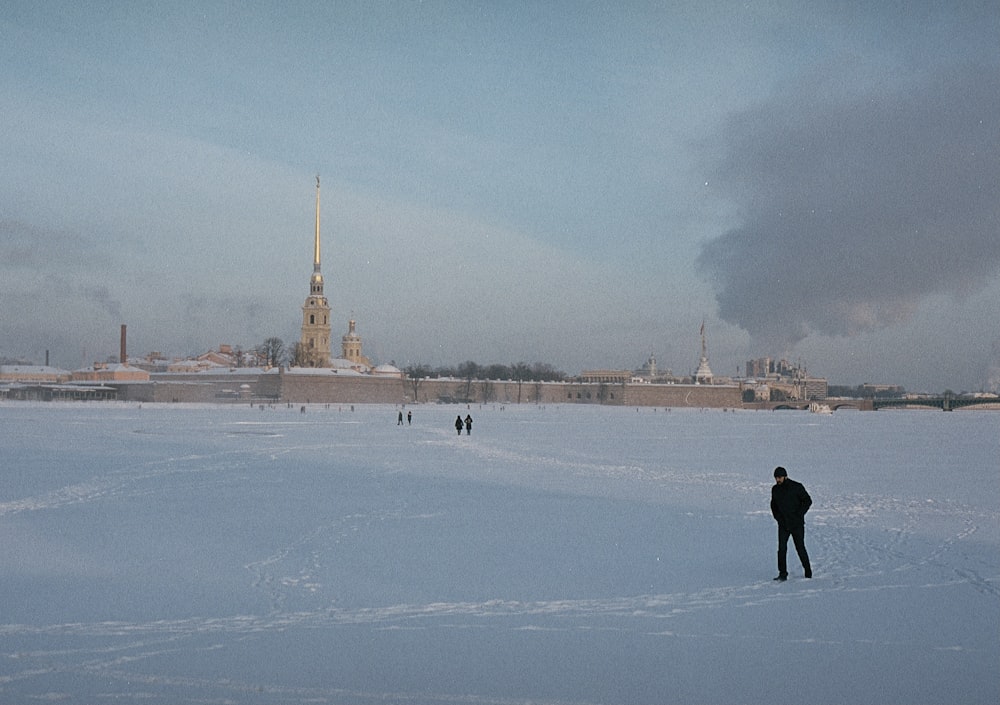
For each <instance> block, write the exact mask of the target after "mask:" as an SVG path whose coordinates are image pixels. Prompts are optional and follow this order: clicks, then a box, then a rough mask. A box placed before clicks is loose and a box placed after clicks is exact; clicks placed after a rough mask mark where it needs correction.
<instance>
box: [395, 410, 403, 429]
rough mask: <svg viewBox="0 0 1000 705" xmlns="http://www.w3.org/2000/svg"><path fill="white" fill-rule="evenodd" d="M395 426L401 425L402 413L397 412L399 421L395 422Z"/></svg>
mask: <svg viewBox="0 0 1000 705" xmlns="http://www.w3.org/2000/svg"><path fill="white" fill-rule="evenodd" d="M396 425H397V426H402V425H403V412H402V411H400V412H399V421H397V422H396Z"/></svg>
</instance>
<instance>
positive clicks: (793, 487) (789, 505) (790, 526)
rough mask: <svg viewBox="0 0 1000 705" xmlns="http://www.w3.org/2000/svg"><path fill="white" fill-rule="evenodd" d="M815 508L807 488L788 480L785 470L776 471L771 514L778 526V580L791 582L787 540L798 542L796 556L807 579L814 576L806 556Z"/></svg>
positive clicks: (777, 469) (772, 489) (781, 468)
mask: <svg viewBox="0 0 1000 705" xmlns="http://www.w3.org/2000/svg"><path fill="white" fill-rule="evenodd" d="M811 506H812V497H810V496H809V493H808V492H806V488H805V487H803V486H802V484H801V483H798V482H796V481H795V480H789V479H788V473H787V472H786V471H785V468H783V467H780V466H779V467H776V468H775V469H774V487H772V488H771V514H773V515H774V520H775V521H776V522H778V577H776V578H775V580H782V581H783V580H788V562H787V558H786V556H787V553H788V537H789V536H791V537H792V540H793V541H794V542H795V552H796V553H798V554H799V560H800V561H802V569H803V570H804V571H805V576H806V577H807V578H811V577H812V576H813V573H812V568H811V567H810V565H809V554H808V553H806V512H808V511H809V507H811Z"/></svg>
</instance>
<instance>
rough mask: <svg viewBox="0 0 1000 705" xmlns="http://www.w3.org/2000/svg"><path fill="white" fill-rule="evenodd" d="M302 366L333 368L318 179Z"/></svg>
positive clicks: (305, 308) (317, 183) (303, 311)
mask: <svg viewBox="0 0 1000 705" xmlns="http://www.w3.org/2000/svg"><path fill="white" fill-rule="evenodd" d="M299 343H300V345H301V348H302V353H303V354H302V358H303V363H304V364H306V365H308V366H309V367H328V366H329V365H330V304H329V302H328V301H327V300H326V296H324V295H323V275H322V273H320V248H319V176H317V177H316V235H315V239H314V242H313V273H312V277H310V279H309V296H308V297H307V298H306V302H305V304H304V305H303V306H302V337H301V339H300V340H299Z"/></svg>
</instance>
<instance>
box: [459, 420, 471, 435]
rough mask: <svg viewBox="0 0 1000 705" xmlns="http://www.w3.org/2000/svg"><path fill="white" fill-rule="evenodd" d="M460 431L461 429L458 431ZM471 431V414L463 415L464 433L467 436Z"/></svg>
mask: <svg viewBox="0 0 1000 705" xmlns="http://www.w3.org/2000/svg"><path fill="white" fill-rule="evenodd" d="M459 433H461V431H459ZM471 433H472V416H470V415H466V417H465V435H466V436H468V435H469V434H471Z"/></svg>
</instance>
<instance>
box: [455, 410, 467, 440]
mask: <svg viewBox="0 0 1000 705" xmlns="http://www.w3.org/2000/svg"><path fill="white" fill-rule="evenodd" d="M463 426H465V424H464V423H462V415H461V414H459V415H458V416H456V417H455V430H456V431H458V435H460V436H461V435H462V427H463Z"/></svg>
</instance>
